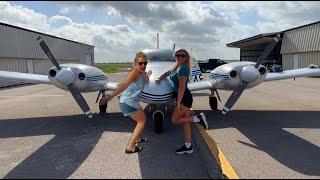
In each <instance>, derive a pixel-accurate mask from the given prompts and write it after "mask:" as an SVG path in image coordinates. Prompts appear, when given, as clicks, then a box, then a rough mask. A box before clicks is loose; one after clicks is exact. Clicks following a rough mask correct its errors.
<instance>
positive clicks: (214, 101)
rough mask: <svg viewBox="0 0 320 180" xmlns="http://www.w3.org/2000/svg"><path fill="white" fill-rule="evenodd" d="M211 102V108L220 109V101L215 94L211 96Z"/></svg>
mask: <svg viewBox="0 0 320 180" xmlns="http://www.w3.org/2000/svg"><path fill="white" fill-rule="evenodd" d="M209 104H210V107H211V110H217V109H218V101H217V98H216V97H215V96H210V97H209Z"/></svg>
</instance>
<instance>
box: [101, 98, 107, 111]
mask: <svg viewBox="0 0 320 180" xmlns="http://www.w3.org/2000/svg"><path fill="white" fill-rule="evenodd" d="M101 100H102V99H101ZM101 100H100V101H101ZM107 107H108V103H106V104H102V105H101V104H100V103H99V112H100V113H107Z"/></svg>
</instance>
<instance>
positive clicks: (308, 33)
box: [281, 23, 320, 70]
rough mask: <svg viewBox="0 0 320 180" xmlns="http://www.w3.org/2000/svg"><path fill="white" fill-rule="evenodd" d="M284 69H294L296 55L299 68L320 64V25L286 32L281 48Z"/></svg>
mask: <svg viewBox="0 0 320 180" xmlns="http://www.w3.org/2000/svg"><path fill="white" fill-rule="evenodd" d="M281 54H282V67H283V69H285V70H289V69H292V67H293V59H294V55H295V54H296V56H297V57H298V61H299V68H305V67H308V66H309V65H310V64H320V23H316V24H312V25H310V26H305V27H301V28H297V29H293V30H289V31H285V32H284V34H283V39H282V46H281Z"/></svg>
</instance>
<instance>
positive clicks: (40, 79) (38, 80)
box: [0, 71, 52, 84]
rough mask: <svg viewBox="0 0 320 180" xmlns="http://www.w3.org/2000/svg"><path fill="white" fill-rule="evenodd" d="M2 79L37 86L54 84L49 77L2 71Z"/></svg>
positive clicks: (0, 77) (0, 73) (0, 74)
mask: <svg viewBox="0 0 320 180" xmlns="http://www.w3.org/2000/svg"><path fill="white" fill-rule="evenodd" d="M0 79H4V80H15V81H21V82H27V83H35V84H52V83H51V82H50V80H49V78H48V76H47V75H39V74H28V73H20V72H10V71H0Z"/></svg>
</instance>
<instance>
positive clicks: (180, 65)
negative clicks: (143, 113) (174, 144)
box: [156, 49, 208, 154]
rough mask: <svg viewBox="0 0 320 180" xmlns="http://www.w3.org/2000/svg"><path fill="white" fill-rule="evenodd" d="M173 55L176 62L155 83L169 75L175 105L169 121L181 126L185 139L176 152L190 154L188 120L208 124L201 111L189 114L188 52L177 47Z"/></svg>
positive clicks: (205, 126)
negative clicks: (195, 114)
mask: <svg viewBox="0 0 320 180" xmlns="http://www.w3.org/2000/svg"><path fill="white" fill-rule="evenodd" d="M174 57H175V59H176V64H175V65H174V66H173V67H172V69H171V70H168V71H167V72H165V73H163V74H162V75H161V76H160V77H158V79H157V80H156V83H157V84H159V83H160V81H161V80H162V79H164V78H165V77H167V76H170V79H171V81H172V82H173V85H174V88H173V91H174V97H175V98H176V107H175V109H174V111H173V113H172V117H171V121H172V123H173V124H178V125H182V126H183V135H184V140H185V144H184V145H183V146H182V147H181V148H179V149H177V150H176V153H177V154H184V153H188V154H191V153H192V152H193V148H192V143H191V140H192V135H191V129H190V122H192V123H194V122H196V123H200V124H201V125H203V126H204V128H205V129H208V124H207V121H206V117H205V115H204V114H203V113H200V115H198V116H190V108H191V107H192V102H193V98H192V94H191V93H190V90H189V89H188V87H187V84H188V81H189V76H190V60H191V56H190V54H189V53H188V51H187V50H185V49H179V50H177V51H176V52H175V53H174Z"/></svg>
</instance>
